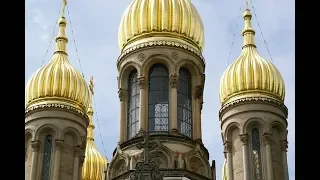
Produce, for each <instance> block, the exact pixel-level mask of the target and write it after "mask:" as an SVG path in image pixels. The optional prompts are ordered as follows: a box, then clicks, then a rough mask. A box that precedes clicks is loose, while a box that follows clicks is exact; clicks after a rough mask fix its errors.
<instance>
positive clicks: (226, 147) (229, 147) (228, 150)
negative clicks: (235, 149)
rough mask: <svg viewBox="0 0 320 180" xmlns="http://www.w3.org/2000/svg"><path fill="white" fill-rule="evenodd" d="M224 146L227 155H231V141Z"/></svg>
mask: <svg viewBox="0 0 320 180" xmlns="http://www.w3.org/2000/svg"><path fill="white" fill-rule="evenodd" d="M223 146H224V151H225V152H226V153H231V152H232V143H231V142H230V141H226V142H224V143H223Z"/></svg>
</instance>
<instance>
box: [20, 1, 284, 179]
mask: <svg viewBox="0 0 320 180" xmlns="http://www.w3.org/2000/svg"><path fill="white" fill-rule="evenodd" d="M65 6H66V1H64V2H63V10H62V15H61V18H60V21H59V34H58V36H57V37H56V51H55V53H54V55H53V57H52V60H51V61H50V62H49V63H48V64H47V65H45V66H43V67H42V68H40V69H39V70H38V71H37V72H35V73H34V75H33V76H32V77H31V79H30V80H29V82H28V84H27V86H26V110H25V138H26V141H25V147H26V148H25V156H26V158H25V167H26V173H25V176H26V177H25V178H26V179H28V180H51V179H52V180H71V179H72V180H126V179H139V177H137V174H138V173H139V172H140V171H142V170H147V171H150V173H151V177H153V179H168V180H178V179H181V180H182V179H191V180H216V169H218V170H219V169H220V168H216V166H215V162H214V161H212V162H209V152H208V150H207V149H206V147H205V146H204V144H203V143H202V131H201V111H202V105H203V99H204V96H203V95H204V87H205V65H206V62H205V59H204V57H203V56H202V51H203V48H204V40H205V38H204V26H203V24H202V21H201V17H200V15H199V13H198V12H197V10H196V8H195V7H194V5H193V4H192V2H191V0H166V1H164V0H148V1H147V0H133V1H132V2H131V4H130V5H129V6H128V8H127V9H126V10H125V11H124V14H123V17H122V20H121V22H120V27H119V34H118V35H119V48H120V50H121V51H120V55H119V58H118V60H117V67H116V68H117V69H118V90H119V91H118V94H119V104H120V120H119V121H120V130H119V133H120V134H119V142H118V145H117V147H115V150H114V152H113V156H112V159H111V160H110V161H108V160H107V159H106V158H105V157H103V155H101V154H100V152H98V150H97V149H96V147H95V144H94V135H93V130H94V125H93V121H92V116H93V108H92V101H93V98H92V96H93V94H94V91H93V87H94V85H93V80H92V79H91V81H90V83H87V82H86V81H85V79H84V78H83V76H82V75H81V73H79V72H78V71H77V70H76V69H74V68H73V67H72V65H71V64H70V62H69V60H68V54H67V50H66V45H67V42H68V38H67V36H66V34H65V28H66V25H67V23H66V19H65V17H64V8H65ZM243 18H244V24H245V26H244V30H243V31H242V35H243V38H244V43H243V47H242V52H241V55H240V56H239V58H238V59H237V60H235V61H234V62H233V63H232V64H231V65H230V66H229V67H228V68H227V69H226V70H225V72H224V74H223V76H222V78H221V83H220V100H221V109H220V111H219V119H220V121H221V132H222V139H223V143H224V147H225V151H224V156H225V164H224V167H223V179H224V180H225V179H227V180H288V179H289V177H288V165H287V154H286V151H287V125H288V124H287V115H288V109H287V108H286V106H285V105H284V97H285V85H284V81H283V79H282V77H281V74H280V72H279V71H278V70H277V68H276V67H275V66H274V65H273V64H272V63H271V62H269V61H267V60H265V59H264V58H262V57H261V56H260V55H259V53H258V52H257V50H256V45H255V43H254V35H255V31H254V29H253V28H252V26H251V18H252V15H251V12H250V10H249V9H248V8H247V9H246V10H245V12H244V15H243ZM222 155H223V153H221V156H222ZM149 164H150V165H149ZM144 165H145V166H144ZM147 168H150V169H149V170H148V169H147ZM138 171H139V172H138ZM155 171H156V172H157V174H158V175H159V176H158V175H154V176H153V175H152V173H153V172H155ZM133 174H135V175H136V176H135V177H133V176H132V175H133ZM138 175H139V174H138ZM140 178H141V177H140Z"/></svg>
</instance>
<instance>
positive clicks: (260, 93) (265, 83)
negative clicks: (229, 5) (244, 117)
mask: <svg viewBox="0 0 320 180" xmlns="http://www.w3.org/2000/svg"><path fill="white" fill-rule="evenodd" d="M243 17H244V19H245V28H244V30H243V31H242V35H243V36H244V44H243V47H242V52H241V54H240V56H239V57H238V59H237V60H236V61H235V62H233V63H232V64H231V65H230V66H229V67H228V68H227V69H226V70H225V72H224V73H223V76H222V78H221V81H220V100H221V103H222V105H224V104H227V103H228V102H231V101H234V100H237V99H242V98H249V97H250V98H252V97H254V98H259V97H261V98H269V99H274V100H277V101H280V102H283V101H284V97H285V84H284V81H283V79H282V77H281V74H280V72H279V71H278V69H277V68H276V67H275V65H274V64H273V63H271V62H270V61H267V60H265V59H264V58H262V57H261V56H260V55H259V53H258V51H257V48H256V45H255V43H254V35H255V31H254V30H253V28H252V26H251V18H252V14H251V12H250V11H249V10H248V9H247V10H246V11H245V12H244V15H243Z"/></svg>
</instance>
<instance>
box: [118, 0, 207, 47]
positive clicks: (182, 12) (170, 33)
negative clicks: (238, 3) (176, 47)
mask: <svg viewBox="0 0 320 180" xmlns="http://www.w3.org/2000/svg"><path fill="white" fill-rule="evenodd" d="M118 36H119V37H118V40H119V46H120V50H122V51H123V50H125V49H128V48H129V47H132V46H134V45H137V44H140V43H146V42H151V41H170V42H177V43H181V44H185V45H189V46H191V47H193V48H195V49H197V50H199V51H202V50H203V46H204V28H203V24H202V21H201V18H200V16H199V14H198V12H197V10H196V8H195V7H194V6H193V4H192V3H191V2H190V0H133V1H132V3H131V4H130V5H129V7H128V8H127V9H126V10H125V12H124V14H123V16H122V20H121V24H120V27H119V34H118Z"/></svg>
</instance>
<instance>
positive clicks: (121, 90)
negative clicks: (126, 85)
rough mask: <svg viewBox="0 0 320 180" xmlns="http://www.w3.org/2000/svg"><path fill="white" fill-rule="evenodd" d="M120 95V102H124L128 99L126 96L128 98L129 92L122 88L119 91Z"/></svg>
mask: <svg viewBox="0 0 320 180" xmlns="http://www.w3.org/2000/svg"><path fill="white" fill-rule="evenodd" d="M118 94H119V99H120V101H124V100H125V99H126V96H127V91H126V90H124V89H121V88H120V89H119V91H118Z"/></svg>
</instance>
